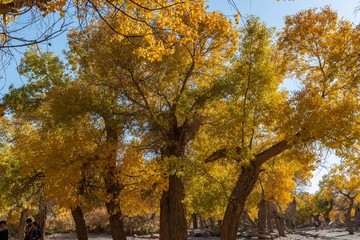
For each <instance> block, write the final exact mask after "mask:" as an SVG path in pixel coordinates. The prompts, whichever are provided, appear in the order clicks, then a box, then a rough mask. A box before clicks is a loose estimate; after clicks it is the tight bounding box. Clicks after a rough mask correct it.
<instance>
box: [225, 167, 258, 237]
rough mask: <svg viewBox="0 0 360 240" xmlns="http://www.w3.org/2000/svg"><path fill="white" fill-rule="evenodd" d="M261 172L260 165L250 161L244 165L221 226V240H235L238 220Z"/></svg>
mask: <svg viewBox="0 0 360 240" xmlns="http://www.w3.org/2000/svg"><path fill="white" fill-rule="evenodd" d="M259 174H260V166H259V165H255V164H253V162H251V163H249V165H247V166H243V168H242V171H241V174H240V176H239V178H238V180H237V183H236V185H235V188H234V189H233V192H232V193H231V196H230V198H229V201H228V204H227V207H226V211H225V215H224V218H223V222H222V226H221V240H235V239H236V235H237V229H238V222H239V218H240V216H241V214H242V213H243V212H244V207H245V202H246V199H247V197H248V196H249V194H250V193H251V191H252V190H253V188H254V185H255V183H256V181H257V179H258V177H259Z"/></svg>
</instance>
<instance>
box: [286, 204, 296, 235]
mask: <svg viewBox="0 0 360 240" xmlns="http://www.w3.org/2000/svg"><path fill="white" fill-rule="evenodd" d="M296 205H297V204H296V199H295V198H293V201H292V202H291V203H289V204H288V207H287V209H286V222H287V223H286V224H287V227H288V228H289V229H290V230H291V231H293V230H294V229H295V220H296Z"/></svg>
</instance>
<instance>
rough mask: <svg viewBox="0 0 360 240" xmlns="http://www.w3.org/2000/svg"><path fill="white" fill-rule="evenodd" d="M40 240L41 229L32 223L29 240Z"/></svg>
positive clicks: (35, 223)
mask: <svg viewBox="0 0 360 240" xmlns="http://www.w3.org/2000/svg"><path fill="white" fill-rule="evenodd" d="M39 239H41V229H40V226H39V224H38V223H37V222H33V227H32V233H31V240H39Z"/></svg>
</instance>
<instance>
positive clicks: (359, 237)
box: [47, 228, 360, 240]
mask: <svg viewBox="0 0 360 240" xmlns="http://www.w3.org/2000/svg"><path fill="white" fill-rule="evenodd" d="M47 239H49V240H76V239H77V238H76V234H75V233H67V234H53V235H50V236H48V237H47ZM111 239H112V238H111V235H109V234H105V233H102V234H94V233H90V234H89V240H111ZM127 239H128V240H158V239H159V238H158V235H156V234H155V235H154V236H150V235H147V236H129V237H127ZM238 239H244V238H238ZM253 239H256V238H253ZM276 239H279V240H311V239H318V240H360V230H358V231H356V232H355V235H349V233H348V232H347V231H346V229H344V228H334V229H332V228H329V229H324V230H320V231H315V229H314V228H301V229H296V231H295V233H294V234H287V236H286V237H280V238H276ZM189 240H219V238H217V237H208V238H199V237H193V238H189Z"/></svg>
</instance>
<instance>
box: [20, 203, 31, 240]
mask: <svg viewBox="0 0 360 240" xmlns="http://www.w3.org/2000/svg"><path fill="white" fill-rule="evenodd" d="M28 216H29V209H23V210H21V213H20V222H19V232H18V237H19V239H24V237H25V233H24V230H25V225H26V223H25V220H26V218H27V217H28Z"/></svg>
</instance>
